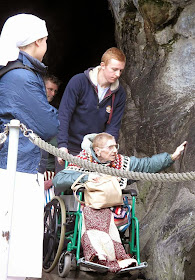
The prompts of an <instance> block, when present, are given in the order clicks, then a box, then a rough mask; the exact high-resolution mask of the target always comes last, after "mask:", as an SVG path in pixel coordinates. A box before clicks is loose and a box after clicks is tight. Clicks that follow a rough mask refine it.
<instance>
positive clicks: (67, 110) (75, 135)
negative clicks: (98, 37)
mask: <svg viewBox="0 0 195 280" xmlns="http://www.w3.org/2000/svg"><path fill="white" fill-rule="evenodd" d="M89 70H91V69H88V71H85V73H81V74H77V75H75V76H74V77H73V78H72V79H71V80H70V81H69V83H68V85H67V87H66V89H65V92H64V94H63V97H62V100H61V103H60V107H59V121H60V128H59V133H58V147H66V148H68V150H69V151H74V152H76V153H79V152H80V151H81V142H82V140H83V137H84V136H85V135H86V134H89V133H100V132H104V131H105V132H107V133H110V134H111V135H113V136H114V137H115V138H116V140H117V139H118V134H119V129H120V123H121V118H122V115H123V112H124V107H125V99H126V94H125V91H124V89H123V87H122V86H121V85H119V86H118V88H116V89H115V90H113V91H111V90H109V92H107V94H106V95H105V97H104V99H103V100H102V101H101V102H100V103H99V100H98V95H97V89H96V87H95V85H94V84H93V83H92V81H91V79H90V78H89ZM113 94H114V95H115V99H114V105H113V106H112V103H113V98H112V96H113ZM111 108H112V109H113V114H112V118H111V122H110V124H108V123H107V122H108V119H109V111H110V109H111Z"/></svg>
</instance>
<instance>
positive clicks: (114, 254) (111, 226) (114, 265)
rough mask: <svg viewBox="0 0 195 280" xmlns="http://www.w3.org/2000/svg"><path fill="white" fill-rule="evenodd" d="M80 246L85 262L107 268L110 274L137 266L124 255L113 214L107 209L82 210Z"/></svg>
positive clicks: (88, 208) (86, 208)
mask: <svg viewBox="0 0 195 280" xmlns="http://www.w3.org/2000/svg"><path fill="white" fill-rule="evenodd" d="M81 244H82V247H83V253H84V257H85V260H86V261H92V262H95V263H99V264H102V265H105V266H108V267H109V271H111V272H117V271H119V270H120V269H122V268H125V267H129V266H136V265H137V261H136V260H135V259H132V258H131V257H130V255H128V254H126V252H125V249H124V247H123V245H122V243H121V239H120V235H119V232H118V229H117V227H116V225H115V223H114V216H113V213H112V212H111V210H110V209H108V208H107V209H100V210H96V209H92V208H90V207H84V208H83V226H82V239H81Z"/></svg>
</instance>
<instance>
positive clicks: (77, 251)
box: [43, 189, 147, 279]
mask: <svg viewBox="0 0 195 280" xmlns="http://www.w3.org/2000/svg"><path fill="white" fill-rule="evenodd" d="M136 196H137V192H136V190H134V189H124V190H123V197H124V199H125V200H126V202H127V201H128V203H129V202H130V203H129V205H130V208H131V211H130V222H129V224H128V227H127V228H125V231H123V232H121V233H120V237H121V241H122V244H123V246H124V248H125V250H126V252H127V254H130V255H131V256H132V257H134V258H135V259H136V260H137V264H138V265H137V266H132V267H128V268H124V269H121V270H120V271H118V272H116V274H122V273H128V274H130V276H132V277H133V278H132V279H137V277H138V274H139V271H140V270H142V269H144V268H146V267H147V262H141V260H140V246H139V221H138V219H137V217H136V216H135V206H136ZM78 198H79V200H82V198H83V192H82V190H81V191H80V192H79V194H78ZM126 205H127V204H126ZM81 231H82V208H81V204H80V203H78V202H77V201H76V200H75V198H74V196H73V195H72V191H71V190H68V191H66V192H62V193H61V195H59V196H55V197H54V198H53V199H52V200H51V201H50V202H49V203H48V204H47V205H46V206H45V210H44V240H43V270H44V271H45V272H51V271H52V270H53V269H54V268H55V267H56V266H58V275H59V276H60V277H62V278H63V277H66V276H67V275H68V274H69V272H70V270H76V269H77V268H79V267H81V266H82V267H87V268H88V269H89V270H92V271H97V272H98V273H103V274H105V273H107V272H108V271H109V268H108V267H107V266H104V265H100V264H97V263H94V262H89V261H86V260H85V258H84V257H83V256H82V248H81ZM134 277H136V278H134ZM130 279H131V278H130Z"/></svg>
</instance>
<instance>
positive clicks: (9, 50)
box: [0, 14, 48, 66]
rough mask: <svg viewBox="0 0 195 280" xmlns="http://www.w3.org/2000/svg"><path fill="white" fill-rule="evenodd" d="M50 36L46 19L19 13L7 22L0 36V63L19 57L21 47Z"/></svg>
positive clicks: (4, 63)
mask: <svg viewBox="0 0 195 280" xmlns="http://www.w3.org/2000/svg"><path fill="white" fill-rule="evenodd" d="M46 36H48V32H47V28H46V23H45V21H44V20H42V19H40V18H38V17H36V16H34V15H30V14H18V15H15V16H13V17H10V18H8V19H7V21H6V22H5V24H4V26H3V29H2V31H1V36H0V65H2V66H5V65H7V63H8V62H9V61H14V60H16V59H17V58H18V55H19V47H24V46H27V45H28V44H30V43H33V42H35V41H36V40H38V39H41V38H44V37H46Z"/></svg>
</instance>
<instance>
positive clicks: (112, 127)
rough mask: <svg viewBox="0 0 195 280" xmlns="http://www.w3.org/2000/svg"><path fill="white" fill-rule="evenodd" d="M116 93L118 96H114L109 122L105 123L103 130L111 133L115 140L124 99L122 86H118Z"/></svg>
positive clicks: (124, 94) (123, 107) (117, 135)
mask: <svg viewBox="0 0 195 280" xmlns="http://www.w3.org/2000/svg"><path fill="white" fill-rule="evenodd" d="M116 95H118V96H116V98H115V102H114V108H113V115H112V119H111V122H110V124H107V125H106V129H105V132H107V133H109V134H111V135H113V136H114V137H115V139H116V141H117V140H118V137H119V130H120V125H121V119H122V116H123V113H124V109H125V101H126V93H125V91H124V89H123V87H122V86H120V89H119V92H117V93H116Z"/></svg>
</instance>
